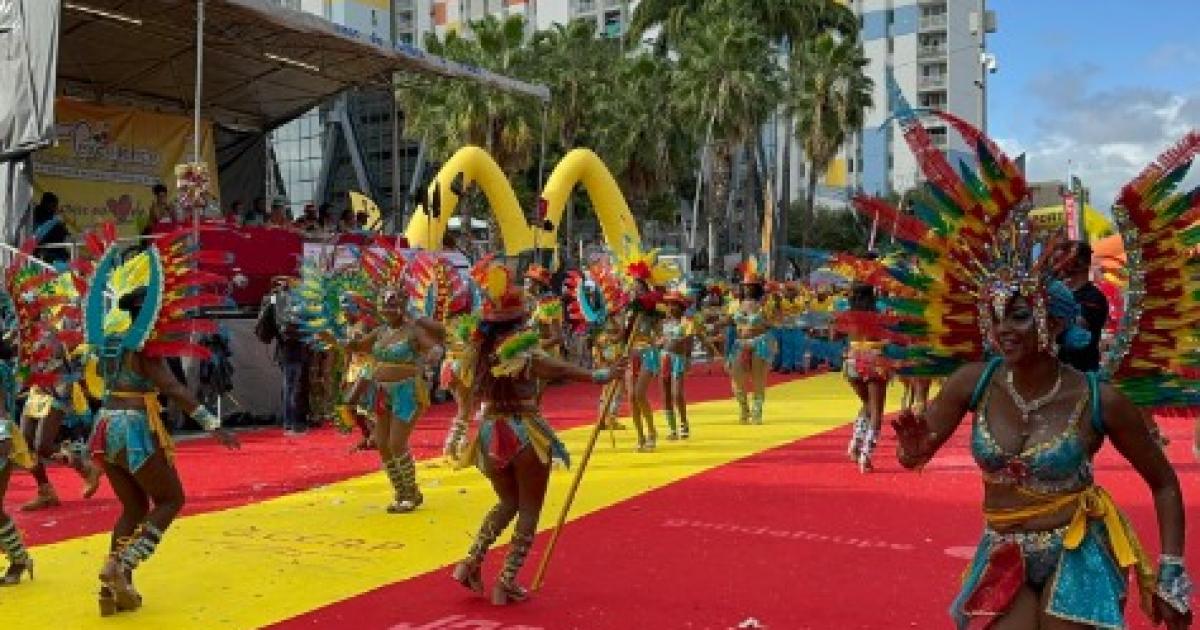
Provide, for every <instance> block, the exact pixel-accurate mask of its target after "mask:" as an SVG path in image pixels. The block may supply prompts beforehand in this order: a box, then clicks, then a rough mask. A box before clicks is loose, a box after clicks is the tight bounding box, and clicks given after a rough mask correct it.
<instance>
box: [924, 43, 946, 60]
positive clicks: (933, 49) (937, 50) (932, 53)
mask: <svg viewBox="0 0 1200 630" xmlns="http://www.w3.org/2000/svg"><path fill="white" fill-rule="evenodd" d="M948 51H949V48H948V47H946V46H921V47H919V48H917V59H937V60H943V59H945V58H946V54H947V52H948Z"/></svg>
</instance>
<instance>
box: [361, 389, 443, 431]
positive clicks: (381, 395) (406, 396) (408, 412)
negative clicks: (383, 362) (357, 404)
mask: <svg viewBox="0 0 1200 630" xmlns="http://www.w3.org/2000/svg"><path fill="white" fill-rule="evenodd" d="M428 401H429V393H428V392H426V391H424V380H423V379H418V378H409V379H405V380H403V381H396V382H391V383H381V382H374V383H372V384H371V387H370V388H369V389H368V390H367V394H366V397H365V400H364V401H363V404H364V406H366V407H367V408H368V409H374V410H375V412H376V413H377V414H382V413H389V414H391V416H392V417H393V418H395V419H397V420H399V421H401V422H413V421H414V420H416V419H417V417H418V416H420V415H421V412H422V411H424V410H425V408H426V407H428V406H429V402H428Z"/></svg>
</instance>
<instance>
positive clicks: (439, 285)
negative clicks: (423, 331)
mask: <svg viewBox="0 0 1200 630" xmlns="http://www.w3.org/2000/svg"><path fill="white" fill-rule="evenodd" d="M409 273H410V274H411V276H412V279H413V280H412V285H413V293H414V295H415V297H416V300H417V304H416V306H417V310H418V311H419V312H420V313H421V315H423V316H425V317H428V318H430V319H433V320H435V321H438V322H443V323H444V322H445V321H446V320H447V319H448V318H449V317H450V315H451V313H453V312H461V311H462V310H463V309H464V307H469V306H470V304H471V300H470V289H469V288H468V286H467V282H466V280H465V279H464V278H463V277H462V275H460V274H459V273H458V270H457V269H455V268H454V265H452V264H450V261H448V260H446V259H445V258H443V257H441V256H439V255H437V254H431V253H428V252H422V253H419V254H417V255H416V257H414V258H413V260H412V263H411V264H410V270H409Z"/></svg>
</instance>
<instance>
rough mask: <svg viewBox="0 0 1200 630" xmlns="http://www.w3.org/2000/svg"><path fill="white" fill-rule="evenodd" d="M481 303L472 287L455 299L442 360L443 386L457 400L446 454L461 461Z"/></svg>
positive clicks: (466, 286)
mask: <svg viewBox="0 0 1200 630" xmlns="http://www.w3.org/2000/svg"><path fill="white" fill-rule="evenodd" d="M480 306H481V302H480V299H479V295H478V289H477V288H476V287H474V286H473V285H470V284H464V288H463V289H462V290H460V291H459V292H458V295H456V296H455V298H454V301H453V303H452V304H451V306H450V313H449V321H448V322H447V324H446V333H445V335H444V337H445V350H446V353H445V357H443V359H442V369H441V378H440V380H441V386H442V389H445V390H447V391H449V392H450V395H451V396H453V397H454V404H455V405H456V407H455V412H454V419H453V420H452V421H451V423H450V430H449V431H447V432H446V440H445V443H444V444H443V446H442V454H443V455H445V456H446V457H449V458H450V459H452V460H453V459H457V458H458V453H459V451H460V450H462V448H463V447H464V446H465V445H466V439H467V429H468V428H469V426H470V422H471V411H472V409H473V408H474V405H473V404H472V403H471V385H472V383H474V382H475V372H474V370H475V347H474V345H473V344H472V342H471V338H472V336H473V335H474V333H475V330H476V329H477V328H479V314H478V312H477V311H478V310H479V308H480Z"/></svg>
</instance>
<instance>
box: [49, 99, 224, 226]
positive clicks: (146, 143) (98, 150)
mask: <svg viewBox="0 0 1200 630" xmlns="http://www.w3.org/2000/svg"><path fill="white" fill-rule="evenodd" d="M54 109H55V120H56V124H55V136H56V138H57V142H56V144H55V146H52V147H49V148H46V149H44V150H42V151H38V152H36V153H34V155H33V186H34V190H35V191H36V192H37V194H39V195H40V194H41V193H42V192H46V191H49V192H52V193H54V194H55V195H58V199H59V204H60V207H61V212H62V218H63V221H65V222H66V224H67V226H68V227H69V228H70V229H71V232H72V233H73V234H76V235H78V234H79V233H81V232H83V231H86V230H88V229H90V228H92V227H94V226H96V225H99V224H101V223H104V222H106V221H112V222H113V223H116V224H117V227H118V231H119V232H120V233H121V235H123V236H130V235H134V234H137V233H138V232H140V231H141V228H142V227H143V226H144V225H145V223H146V220H147V217H148V216H149V209H150V206H151V204H152V203H153V201H154V194H153V193H152V192H151V187H153V186H154V185H155V184H160V183H161V184H163V185H164V186H166V187H167V191H168V197H169V198H170V199H171V200H174V199H175V198H176V192H175V165H176V164H179V163H182V162H190V161H192V138H193V130H192V119H191V118H189V117H187V116H175V115H170V114H159V113H155V112H148V111H143V110H138V109H132V108H127V107H111V106H106V105H97V104H94V103H85V102H82V101H75V100H70V99H61V98H60V99H58V100H57V101H56V102H55V107H54ZM201 125H202V128H203V132H202V134H201V142H200V146H201V149H202V150H201V159H202V160H203V161H204V162H206V163H207V164H208V165H209V172H210V173H214V174H215V173H216V172H217V165H216V156H215V153H214V147H213V131H212V125H211V124H209V123H208V122H207V121H201ZM215 189H216V186H214V191H215ZM217 202H218V203H219V200H218V201H217ZM172 203H174V202H173V201H172Z"/></svg>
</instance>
